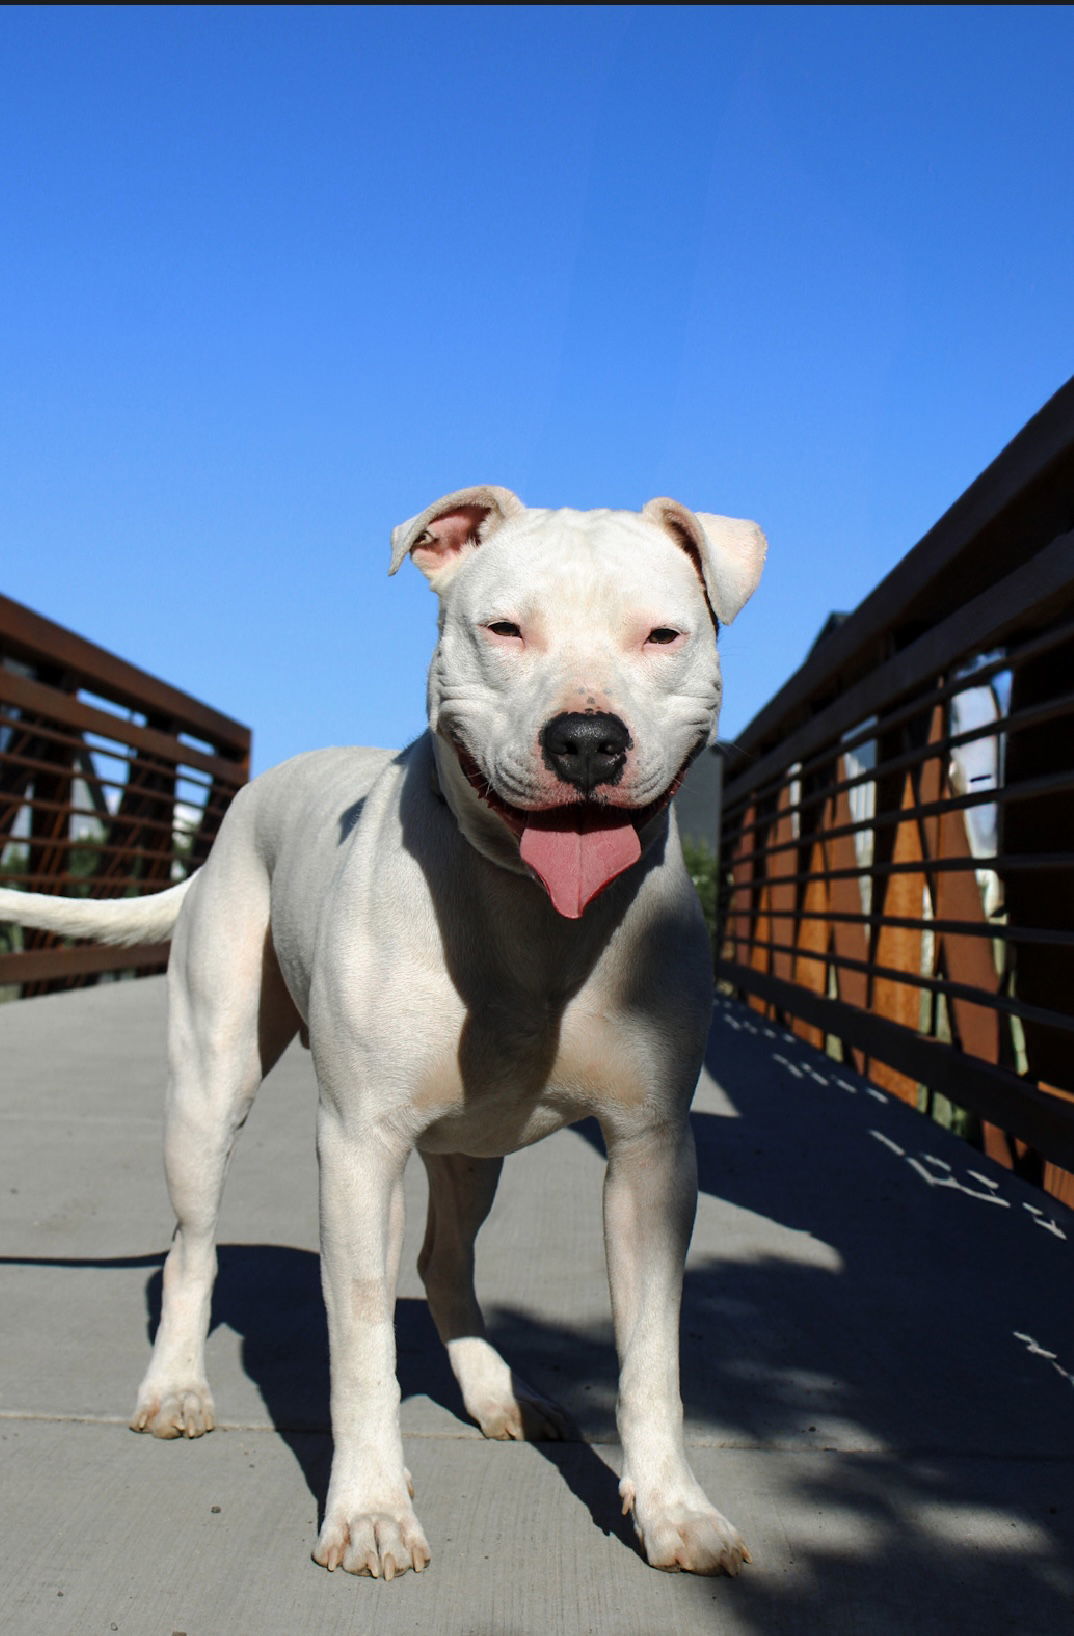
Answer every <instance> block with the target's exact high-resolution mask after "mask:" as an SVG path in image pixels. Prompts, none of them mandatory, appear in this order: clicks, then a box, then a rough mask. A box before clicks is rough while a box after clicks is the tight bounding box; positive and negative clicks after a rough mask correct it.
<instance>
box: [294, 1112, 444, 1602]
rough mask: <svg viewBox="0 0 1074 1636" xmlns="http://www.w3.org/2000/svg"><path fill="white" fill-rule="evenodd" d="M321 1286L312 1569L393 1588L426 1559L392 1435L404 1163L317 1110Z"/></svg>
mask: <svg viewBox="0 0 1074 1636" xmlns="http://www.w3.org/2000/svg"><path fill="white" fill-rule="evenodd" d="M317 1146H318V1153H319V1157H320V1165H321V1277H322V1283H323V1286H324V1298H325V1305H326V1307H327V1309H328V1338H329V1348H330V1353H331V1365H332V1435H333V1439H334V1443H335V1449H334V1454H333V1458H332V1478H331V1482H330V1484H329V1488H328V1499H327V1502H326V1505H325V1517H324V1525H323V1527H322V1528H321V1532H320V1535H319V1537H318V1540H317V1544H316V1546H315V1548H314V1552H313V1555H314V1559H315V1561H317V1562H319V1563H321V1564H322V1566H323V1567H325V1568H328V1569H329V1570H331V1569H334V1568H337V1567H343V1568H345V1569H346V1570H347V1572H348V1573H354V1574H369V1575H372V1577H373V1578H374V1579H379V1578H381V1577H383V1578H385V1579H393V1578H394V1577H395V1575H396V1574H400V1573H405V1572H406V1570H407V1569H408V1568H413V1569H414V1570H415V1572H417V1573H420V1572H421V1570H422V1569H423V1568H424V1567H425V1565H426V1563H427V1562H428V1561H429V1547H428V1545H427V1543H426V1540H425V1535H424V1534H423V1532H422V1530H421V1525H420V1523H419V1522H418V1519H417V1517H416V1516H415V1515H414V1508H413V1506H412V1505H411V1485H410V1476H409V1473H408V1472H407V1470H406V1468H405V1467H404V1465H403V1446H402V1439H401V1436H400V1431H399V1395H400V1394H399V1383H398V1381H397V1379H396V1373H395V1287H396V1277H397V1274H398V1269H399V1252H400V1248H401V1243H402V1236H403V1169H404V1166H405V1164H406V1160H407V1153H408V1151H409V1149H408V1145H407V1143H406V1142H405V1141H404V1140H403V1139H402V1138H400V1137H399V1135H398V1133H395V1132H389V1131H388V1130H387V1129H386V1128H385V1126H384V1125H383V1124H382V1123H381V1122H378V1121H372V1120H371V1121H368V1122H365V1123H363V1125H362V1126H361V1127H359V1128H355V1126H353V1125H351V1124H350V1123H349V1122H348V1121H347V1120H346V1119H345V1117H344V1116H343V1115H342V1114H340V1113H339V1112H338V1111H337V1109H335V1108H334V1107H332V1106H331V1105H326V1104H325V1103H324V1102H322V1106H321V1111H320V1115H319V1119H318V1127H317Z"/></svg>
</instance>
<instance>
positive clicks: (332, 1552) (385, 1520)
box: [313, 1484, 430, 1579]
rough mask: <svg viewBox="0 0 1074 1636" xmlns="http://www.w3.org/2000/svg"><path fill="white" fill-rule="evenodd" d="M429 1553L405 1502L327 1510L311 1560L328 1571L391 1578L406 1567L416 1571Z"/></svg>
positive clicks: (422, 1535) (425, 1560) (419, 1570)
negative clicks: (392, 1506) (382, 1507)
mask: <svg viewBox="0 0 1074 1636" xmlns="http://www.w3.org/2000/svg"><path fill="white" fill-rule="evenodd" d="M408 1486H409V1484H408ZM429 1555H430V1553H429V1546H428V1543H427V1541H426V1538H425V1535H424V1534H423V1533H422V1529H421V1524H420V1523H419V1521H418V1519H417V1517H416V1516H415V1515H414V1513H413V1511H412V1510H411V1508H410V1507H409V1506H405V1507H398V1508H396V1509H395V1510H392V1511H386V1510H385V1511H373V1510H370V1511H359V1510H356V1511H354V1512H347V1511H344V1510H331V1511H329V1513H328V1515H327V1516H326V1517H325V1520H324V1527H323V1528H322V1529H321V1532H320V1534H319V1535H318V1538H317V1543H316V1545H315V1546H314V1548H313V1560H314V1562H319V1563H320V1565H321V1567H322V1568H327V1569H328V1572H329V1573H333V1572H334V1571H335V1569H336V1568H343V1569H344V1570H345V1571H346V1572H347V1573H349V1574H364V1575H365V1576H366V1577H368V1578H371V1579H395V1578H396V1577H397V1576H398V1575H399V1574H405V1573H406V1571H407V1569H408V1568H413V1570H414V1572H415V1573H416V1574H420V1573H421V1571H422V1569H423V1568H425V1567H426V1566H427V1565H428V1562H429Z"/></svg>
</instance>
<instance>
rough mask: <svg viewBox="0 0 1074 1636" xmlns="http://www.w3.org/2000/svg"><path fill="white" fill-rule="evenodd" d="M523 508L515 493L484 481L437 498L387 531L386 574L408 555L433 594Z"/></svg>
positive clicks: (393, 569)
mask: <svg viewBox="0 0 1074 1636" xmlns="http://www.w3.org/2000/svg"><path fill="white" fill-rule="evenodd" d="M525 509H526V508H525V506H524V505H523V504H522V501H521V500H520V499H519V498H518V495H517V494H512V493H511V490H510V489H501V488H494V487H492V486H491V485H490V484H485V485H483V486H482V487H480V488H474V489H456V491H455V493H454V494H445V495H444V497H443V499H442V500H437V501H436V502H435V504H434V505H431V506H426V508H425V510H424V511H423V512H422V513H421V514H420V516H417V517H411V519H410V521H409V522H407V523H400V524H399V527H398V528H393V529H392V561H391V567H390V568H389V569H388V572H389V574H394V573H395V571H396V569H397V568H398V567H399V565H400V563H401V562H402V561H403V558H404V557H406V556H411V557H413V559H414V561H415V563H416V564H417V566H418V567H419V568H420V569H421V571H422V573H423V574H424V575H425V577H426V579H427V580H428V581H429V584H430V585H431V586H432V588H433V590H434V591H436V592H437V594H438V595H439V594H440V593H441V592H443V591H444V590H445V589H446V587H447V585H448V584H449V582H450V581H451V580H452V579H454V577H455V573H456V570H457V569H458V567H459V564H460V563H461V562H462V560H463V557H464V556H466V555H467V554H468V553H469V552H470V551H472V550H473V549H474V548H475V547H476V546H478V545H480V544H481V543H482V541H483V540H487V539H488V537H489V535H490V534H492V533H494V532H495V530H496V529H497V528H499V527H500V525H501V524H502V523H505V522H506V521H507V519H508V517H514V516H516V515H517V513H518V512H520V511H525Z"/></svg>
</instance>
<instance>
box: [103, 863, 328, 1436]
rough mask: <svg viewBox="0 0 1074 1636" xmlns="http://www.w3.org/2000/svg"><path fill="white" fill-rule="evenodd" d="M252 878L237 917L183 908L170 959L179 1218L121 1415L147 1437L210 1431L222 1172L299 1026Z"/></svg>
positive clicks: (170, 1150) (171, 1142)
mask: <svg viewBox="0 0 1074 1636" xmlns="http://www.w3.org/2000/svg"><path fill="white" fill-rule="evenodd" d="M259 884H261V886H262V890H261V891H254V892H252V893H251V895H250V899H252V901H251V900H250V899H247V900H246V901H245V902H244V903H243V905H242V909H241V911H239V912H235V911H234V909H232V912H231V913H230V914H227V913H225V914H221V913H220V912H219V905H215V906H214V905H212V904H211V903H206V902H199V903H196V904H192V905H191V908H192V909H194V910H195V913H194V915H192V916H191V918H190V919H186V917H184V922H181V923H180V926H179V928H177V937H176V941H175V945H174V947H173V953H172V960H171V964H170V966H169V973H168V980H169V1019H168V1022H169V1038H168V1052H169V1070H170V1072H169V1089H168V1104H167V1117H166V1121H165V1137H164V1165H165V1172H166V1175H167V1180H168V1191H169V1194H170V1196H171V1200H172V1206H173V1208H174V1210H175V1215H176V1223H177V1225H176V1229H175V1236H174V1238H173V1240H172V1246H171V1249H170V1250H169V1252H168V1256H167V1259H166V1261H165V1263H164V1301H163V1309H162V1312H161V1320H160V1327H159V1329H158V1331H157V1337H156V1343H155V1346H154V1349H153V1358H152V1361H151V1363H150V1365H149V1369H148V1371H147V1373H146V1376H145V1379H144V1380H143V1381H142V1384H141V1387H140V1389H139V1392H138V1403H137V1407H136V1408H135V1411H134V1416H133V1418H132V1420H131V1427H132V1429H133V1430H134V1431H142V1432H152V1433H153V1435H154V1436H156V1437H184V1436H185V1437H200V1436H201V1434H202V1433H203V1432H207V1431H211V1430H212V1429H213V1425H214V1423H215V1421H214V1409H213V1399H212V1393H211V1392H210V1390H209V1384H208V1381H207V1380H206V1377H205V1361H204V1351H205V1337H206V1335H207V1333H208V1328H209V1310H210V1303H211V1300H212V1289H213V1281H214V1279H215V1276H216V1245H215V1239H216V1223H217V1217H218V1214H219V1210H220V1200H221V1195H222V1193H223V1187H224V1178H225V1175H226V1172H227V1167H228V1162H229V1160H230V1158H231V1154H232V1151H233V1149H234V1146H235V1142H236V1140H237V1137H238V1134H239V1131H240V1130H241V1128H242V1126H243V1123H244V1122H245V1119H246V1116H247V1114H248V1113H249V1111H250V1107H251V1104H252V1103H253V1099H254V1096H255V1094H256V1092H257V1088H258V1086H259V1085H260V1083H261V1081H262V1079H263V1078H264V1076H265V1075H266V1074H267V1073H268V1071H269V1069H270V1068H271V1067H272V1065H273V1063H274V1062H275V1061H276V1060H277V1058H278V1057H279V1056H280V1055H281V1053H282V1052H283V1050H284V1049H285V1047H286V1046H287V1045H288V1043H289V1042H290V1040H291V1039H292V1038H293V1037H294V1035H295V1034H296V1032H297V1031H298V1027H299V1020H300V1019H299V1016H298V1012H297V1011H296V1009H295V1006H294V1004H293V1002H292V1000H291V997H290V995H289V994H288V993H287V990H286V988H285V987H284V983H283V979H282V977H281V976H280V971H279V966H278V964H277V961H276V956H275V952H274V950H273V947H272V942H271V937H270V935H269V931H268V903H267V892H266V891H265V890H264V887H263V883H259ZM215 889H218V888H217V882H216V881H215V880H212V879H209V880H206V881H204V882H203V881H201V880H199V881H198V882H197V893H198V896H199V898H200V897H202V895H203V894H205V895H206V896H207V895H209V894H210V893H214V890H215ZM233 902H234V898H232V903H233ZM214 908H215V909H216V912H215V913H213V912H212V910H213V909H214ZM206 910H209V911H210V912H209V913H206V912H205V911H206Z"/></svg>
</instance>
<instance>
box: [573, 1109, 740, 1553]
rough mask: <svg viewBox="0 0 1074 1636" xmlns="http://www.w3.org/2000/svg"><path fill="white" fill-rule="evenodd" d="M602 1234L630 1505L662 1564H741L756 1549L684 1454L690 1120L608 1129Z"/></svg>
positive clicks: (624, 1489) (693, 1190) (645, 1543)
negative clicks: (682, 1346) (682, 1365)
mask: <svg viewBox="0 0 1074 1636" xmlns="http://www.w3.org/2000/svg"><path fill="white" fill-rule="evenodd" d="M605 1138H606V1140H607V1144H608V1169H607V1173H606V1176H605V1183H604V1239H605V1247H606V1251H607V1257H608V1277H609V1282H610V1285H611V1295H612V1316H613V1320H614V1324H615V1337H616V1344H617V1346H618V1349H619V1364H620V1373H619V1405H618V1420H619V1436H620V1439H621V1441H622V1445H623V1476H622V1481H621V1482H620V1484H619V1492H620V1494H621V1495H622V1498H623V1509H624V1511H630V1512H632V1513H633V1516H634V1526H635V1528H636V1529H637V1533H638V1537H639V1539H640V1541H641V1545H642V1549H643V1550H644V1552H645V1556H646V1559H647V1560H648V1562H649V1563H650V1564H651V1565H652V1566H653V1567H654V1568H664V1569H668V1570H671V1571H676V1570H680V1569H684V1570H686V1571H687V1572H690V1573H700V1574H716V1573H732V1574H734V1573H737V1572H738V1570H739V1568H740V1567H741V1565H742V1563H743V1562H748V1561H749V1552H748V1551H747V1550H746V1547H745V1545H744V1544H743V1542H742V1540H741V1539H740V1538H739V1535H738V1533H737V1532H736V1530H735V1529H734V1528H733V1527H732V1525H731V1524H730V1523H729V1522H728V1521H727V1518H726V1517H723V1516H721V1514H720V1513H719V1511H717V1510H716V1509H715V1508H714V1507H713V1506H712V1505H711V1504H710V1503H709V1501H708V1499H707V1498H706V1496H705V1493H704V1491H703V1490H702V1488H701V1487H700V1485H699V1484H698V1482H697V1480H696V1478H695V1477H694V1474H693V1472H692V1471H691V1470H690V1467H689V1465H688V1463H687V1460H686V1453H685V1449H684V1446H683V1430H682V1399H681V1398H680V1396H679V1308H680V1305H681V1300H682V1274H683V1265H684V1262H685V1259H686V1250H687V1246H688V1244H689V1241H690V1233H691V1231H692V1228H693V1221H694V1211H695V1209H696V1205H697V1164H696V1159H695V1156H694V1143H693V1135H692V1133H691V1131H690V1126H689V1121H688V1120H684V1121H683V1122H682V1123H681V1124H678V1123H674V1124H667V1125H663V1126H661V1127H659V1128H658V1129H655V1130H649V1131H646V1132H644V1133H642V1134H632V1135H630V1136H629V1137H623V1136H617V1135H616V1132H615V1131H614V1130H611V1129H606V1130H605Z"/></svg>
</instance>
